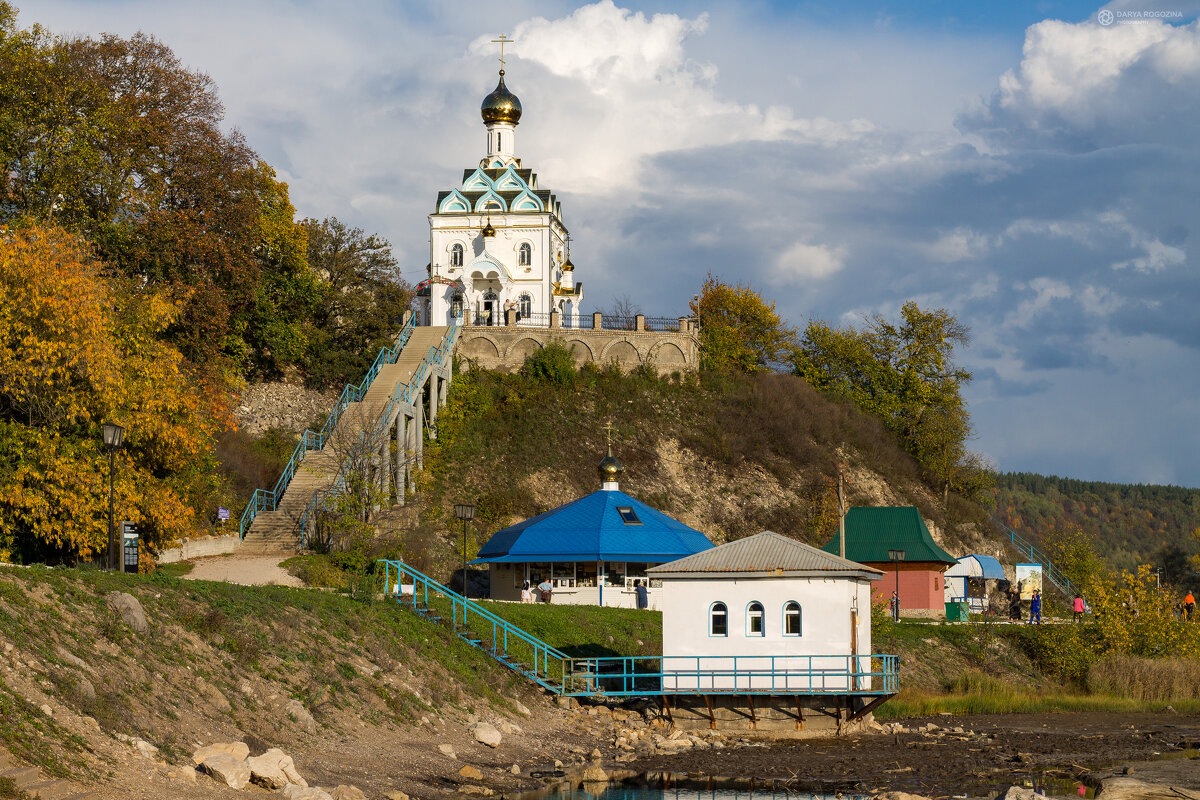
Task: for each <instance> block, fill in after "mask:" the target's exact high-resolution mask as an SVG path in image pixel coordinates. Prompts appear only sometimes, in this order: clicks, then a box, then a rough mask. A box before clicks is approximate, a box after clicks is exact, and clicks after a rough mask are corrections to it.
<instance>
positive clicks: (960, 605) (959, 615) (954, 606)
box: [946, 602, 971, 622]
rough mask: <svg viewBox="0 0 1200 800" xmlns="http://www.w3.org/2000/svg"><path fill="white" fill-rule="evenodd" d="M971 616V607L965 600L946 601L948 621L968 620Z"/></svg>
mask: <svg viewBox="0 0 1200 800" xmlns="http://www.w3.org/2000/svg"><path fill="white" fill-rule="evenodd" d="M970 616H971V607H970V606H968V605H967V604H966V603H965V602H955V603H946V621H947V622H966V621H967V619H968V618H969V617H970Z"/></svg>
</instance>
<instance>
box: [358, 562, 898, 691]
mask: <svg viewBox="0 0 1200 800" xmlns="http://www.w3.org/2000/svg"><path fill="white" fill-rule="evenodd" d="M379 564H380V565H382V567H383V583H384V594H385V595H387V596H394V597H395V598H396V600H397V602H399V604H400V605H401V606H403V607H405V608H411V609H412V610H413V611H414V612H415V613H417V614H418V615H420V616H422V617H425V618H426V619H428V620H430V621H432V622H434V623H438V624H443V625H446V626H448V627H449V628H450V629H451V630H452V631H453V632H454V633H455V634H456V635H457V636H458V637H459V638H460V639H462V640H463V641H465V642H467V643H468V644H470V645H471V646H472V647H476V648H479V649H480V650H482V651H483V652H485V653H487V654H488V655H489V656H491V657H492V658H494V659H495V660H496V661H498V662H500V663H501V664H503V665H504V666H506V667H508V668H509V669H511V670H513V671H514V672H517V673H519V674H521V675H523V676H525V677H526V678H528V679H529V680H531V681H533V682H535V683H537V684H538V685H539V686H541V687H543V688H545V689H547V690H548V691H550V692H553V693H554V694H558V695H562V696H566V697H584V696H608V697H645V696H653V695H676V694H705V695H706V694H738V695H746V694H754V695H781V694H786V695H820V696H824V695H852V696H864V697H865V696H875V697H878V696H889V695H893V694H895V693H896V692H897V691H899V688H900V681H899V675H900V659H899V657H898V656H894V655H857V656H856V655H808V656H801V655H797V656H785V655H779V656H666V657H664V656H602V657H592V658H575V657H572V656H569V655H567V654H566V653H564V652H563V651H562V650H559V649H558V648H556V647H553V646H552V645H549V644H547V643H546V642H544V641H542V640H541V639H539V638H537V637H536V636H533V635H532V634H530V633H528V632H526V631H524V630H522V629H521V628H519V627H517V626H516V625H514V624H512V623H511V622H509V621H507V620H505V619H504V618H502V617H500V616H498V615H497V614H495V613H493V612H492V611H489V610H488V609H486V608H484V607H483V606H481V605H479V604H478V603H476V602H474V601H472V600H469V599H467V598H466V597H464V596H463V595H461V594H459V593H458V592H455V591H453V590H451V589H449V588H447V587H445V586H443V585H442V584H440V583H438V582H437V581H435V580H433V579H432V578H430V577H428V576H427V575H424V574H423V573H421V572H419V571H418V570H416V569H413V568H412V567H410V566H409V565H407V564H405V563H404V562H403V561H396V560H392V559H384V560H381V561H380V562H379Z"/></svg>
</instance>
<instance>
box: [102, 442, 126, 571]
mask: <svg viewBox="0 0 1200 800" xmlns="http://www.w3.org/2000/svg"><path fill="white" fill-rule="evenodd" d="M102 435H103V437H104V446H105V447H106V448H108V568H109V569H116V568H117V544H116V542H117V537H116V527H115V523H114V522H113V472H114V470H115V467H116V456H117V448H118V447H120V446H121V440H122V439H123V438H125V429H124V428H122V427H121V426H120V425H118V424H116V423H115V422H106V423H104V426H103V429H102Z"/></svg>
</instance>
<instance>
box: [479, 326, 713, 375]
mask: <svg viewBox="0 0 1200 800" xmlns="http://www.w3.org/2000/svg"><path fill="white" fill-rule="evenodd" d="M551 340H557V341H560V342H562V343H563V344H564V345H565V346H566V347H567V348H568V349H569V348H570V347H571V346H572V345H573V346H574V348H575V352H574V357H575V363H576V364H578V365H580V366H582V365H583V364H585V363H588V362H591V363H594V364H611V363H616V364H618V365H620V367H621V368H622V369H624V370H631V369H634V368H636V367H638V366H639V365H641V364H651V365H652V366H653V367H654V368H655V369H656V370H657V371H658V372H659V374H661V375H669V374H670V373H672V372H694V371H696V370H697V369H698V367H699V362H700V348H699V341H698V338H697V336H696V334H695V333H694V332H690V331H689V332H677V331H613V330H604V329H601V330H596V329H590V328H565V329H564V328H534V327H528V326H525V325H512V326H504V325H501V326H473V325H467V326H466V327H464V328H463V331H462V335H461V337H460V338H459V343H458V346H459V348H460V350H459V352H460V353H461V354H462V355H463V356H464V357H465V358H468V359H471V360H472V361H474V362H475V363H476V364H478V365H479V366H480V367H483V368H485V369H500V370H507V371H513V370H517V369H520V368H521V365H522V364H524V363H525V358H526V357H527V356H529V355H530V354H532V353H534V352H536V351H537V350H539V349H541V348H543V347H545V346H546V344H547V343H549V342H550V341H551Z"/></svg>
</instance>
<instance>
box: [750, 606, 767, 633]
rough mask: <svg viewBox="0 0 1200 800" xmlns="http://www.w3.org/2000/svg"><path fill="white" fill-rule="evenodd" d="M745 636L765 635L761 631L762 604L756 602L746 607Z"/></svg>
mask: <svg viewBox="0 0 1200 800" xmlns="http://www.w3.org/2000/svg"><path fill="white" fill-rule="evenodd" d="M746 635H747V636H764V635H765V631H764V630H763V604H762V603H760V602H758V601H757V600H755V601H754V602H753V603H751V604H750V605H748V606H746Z"/></svg>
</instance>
